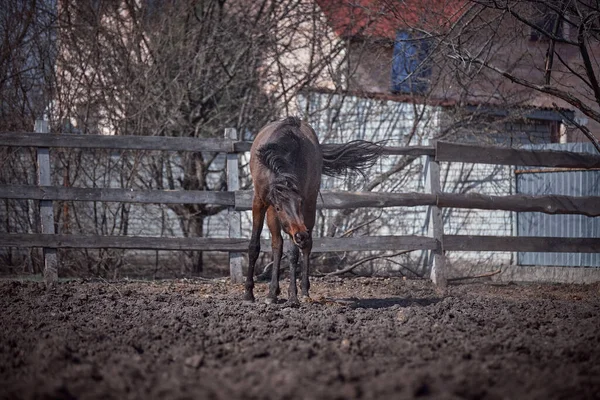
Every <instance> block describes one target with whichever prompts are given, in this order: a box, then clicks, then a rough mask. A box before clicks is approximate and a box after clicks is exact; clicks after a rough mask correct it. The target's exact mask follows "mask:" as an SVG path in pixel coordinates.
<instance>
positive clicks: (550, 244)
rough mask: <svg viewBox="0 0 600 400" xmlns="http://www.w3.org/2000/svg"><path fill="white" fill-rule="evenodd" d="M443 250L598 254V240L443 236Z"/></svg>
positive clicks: (599, 247) (599, 243)
mask: <svg viewBox="0 0 600 400" xmlns="http://www.w3.org/2000/svg"><path fill="white" fill-rule="evenodd" d="M444 248H445V250H451V251H525V252H551V253H598V252H600V238H560V237H527V236H516V237H512V236H471V235H444Z"/></svg>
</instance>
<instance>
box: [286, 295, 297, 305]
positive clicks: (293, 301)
mask: <svg viewBox="0 0 600 400" xmlns="http://www.w3.org/2000/svg"><path fill="white" fill-rule="evenodd" d="M287 302H288V305H289V306H291V307H298V306H299V305H300V302H299V301H298V298H297V297H290V298H289V299H288V301H287Z"/></svg>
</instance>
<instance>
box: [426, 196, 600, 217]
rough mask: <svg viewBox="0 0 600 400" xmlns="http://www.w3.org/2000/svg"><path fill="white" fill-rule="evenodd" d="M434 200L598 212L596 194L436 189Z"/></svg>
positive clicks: (456, 204) (461, 204)
mask: <svg viewBox="0 0 600 400" xmlns="http://www.w3.org/2000/svg"><path fill="white" fill-rule="evenodd" d="M437 204H438V206H440V207H453V208H476V209H481V210H505V211H518V212H529V211H532V212H542V213H546V214H581V215H587V216H589V217H597V216H600V197H598V196H581V197H576V196H562V195H560V196H559V195H544V196H533V195H522V194H518V195H510V196H488V195H484V194H479V193H469V194H455V193H439V195H438V200H437Z"/></svg>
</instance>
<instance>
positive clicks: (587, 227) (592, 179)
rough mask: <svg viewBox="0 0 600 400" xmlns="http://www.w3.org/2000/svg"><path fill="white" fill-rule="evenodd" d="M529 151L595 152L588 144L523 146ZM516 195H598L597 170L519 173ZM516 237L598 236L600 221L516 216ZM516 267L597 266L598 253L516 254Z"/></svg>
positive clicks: (599, 264)
mask: <svg viewBox="0 0 600 400" xmlns="http://www.w3.org/2000/svg"><path fill="white" fill-rule="evenodd" d="M527 148H531V149H544V150H564V151H575V152H583V153H595V152H596V150H595V149H594V147H593V145H592V144H591V143H565V144H558V143H553V144H546V145H536V146H527ZM524 169H525V168H524ZM517 193H523V194H537V195H541V194H562V195H567V196H600V171H569V172H542V173H521V174H518V175H517ZM517 235H518V236H555V237H594V238H597V237H600V218H592V217H586V216H584V215H548V214H543V213H518V215H517ZM517 263H518V264H519V265H557V266H570V267H600V253H518V257H517Z"/></svg>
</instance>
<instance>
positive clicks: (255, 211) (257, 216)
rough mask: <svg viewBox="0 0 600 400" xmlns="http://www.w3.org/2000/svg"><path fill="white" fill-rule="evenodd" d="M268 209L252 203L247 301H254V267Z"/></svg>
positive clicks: (255, 202) (259, 203) (260, 204)
mask: <svg viewBox="0 0 600 400" xmlns="http://www.w3.org/2000/svg"><path fill="white" fill-rule="evenodd" d="M265 213H266V207H265V206H264V205H263V204H262V202H260V201H259V200H257V198H256V196H255V197H254V201H253V202H252V237H251V238H250V246H249V247H248V274H247V275H246V292H245V294H244V300H245V301H252V302H253V301H254V266H255V265H256V260H257V259H258V256H259V254H260V233H261V232H262V228H263V224H264V222H265Z"/></svg>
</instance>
